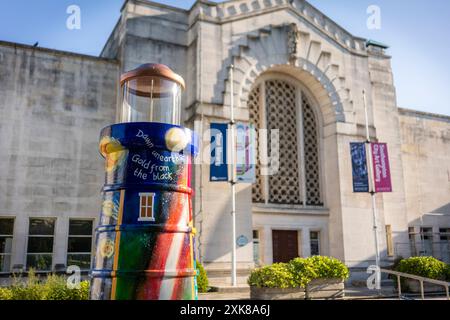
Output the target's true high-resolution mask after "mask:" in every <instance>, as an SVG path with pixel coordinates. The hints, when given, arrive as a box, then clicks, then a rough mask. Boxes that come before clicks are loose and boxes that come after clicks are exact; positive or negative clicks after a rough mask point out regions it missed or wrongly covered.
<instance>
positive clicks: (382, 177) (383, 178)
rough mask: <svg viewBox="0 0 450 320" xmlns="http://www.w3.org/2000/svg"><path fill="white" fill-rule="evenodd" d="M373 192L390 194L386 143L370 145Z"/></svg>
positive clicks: (389, 173)
mask: <svg viewBox="0 0 450 320" xmlns="http://www.w3.org/2000/svg"><path fill="white" fill-rule="evenodd" d="M371 148H372V160H373V178H374V181H375V192H392V183H391V169H390V167H389V155H388V148H387V144H386V143H371Z"/></svg>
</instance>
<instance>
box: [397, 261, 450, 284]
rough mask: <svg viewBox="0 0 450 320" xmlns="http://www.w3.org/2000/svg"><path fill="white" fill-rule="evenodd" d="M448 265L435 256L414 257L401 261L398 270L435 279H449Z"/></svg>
mask: <svg viewBox="0 0 450 320" xmlns="http://www.w3.org/2000/svg"><path fill="white" fill-rule="evenodd" d="M448 268H449V267H448V265H447V264H445V263H444V262H442V261H439V260H438V259H436V258H433V257H412V258H408V259H403V260H402V261H400V262H399V264H398V266H397V268H396V271H398V272H403V273H408V274H412V275H416V276H420V277H424V278H429V279H435V280H446V279H448V278H447V277H448Z"/></svg>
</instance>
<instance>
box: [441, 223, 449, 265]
mask: <svg viewBox="0 0 450 320" xmlns="http://www.w3.org/2000/svg"><path fill="white" fill-rule="evenodd" d="M439 238H440V250H441V260H442V261H444V262H446V263H450V228H440V229H439Z"/></svg>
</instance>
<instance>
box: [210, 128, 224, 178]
mask: <svg viewBox="0 0 450 320" xmlns="http://www.w3.org/2000/svg"><path fill="white" fill-rule="evenodd" d="M227 129H228V124H226V123H211V163H210V170H209V180H210V181H212V182H223V181H228V164H227Z"/></svg>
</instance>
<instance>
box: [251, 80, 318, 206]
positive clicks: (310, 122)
mask: <svg viewBox="0 0 450 320" xmlns="http://www.w3.org/2000/svg"><path fill="white" fill-rule="evenodd" d="M247 105H248V108H249V116H250V122H251V123H252V124H253V125H254V126H255V128H258V129H267V131H266V133H264V132H262V131H261V130H258V131H259V132H258V135H257V140H258V141H257V143H256V146H257V152H256V154H257V159H256V160H257V163H256V172H257V175H256V182H255V183H254V184H253V186H252V195H253V202H254V203H265V204H279V205H284V204H289V205H302V206H310V207H311V206H323V201H322V192H321V184H320V164H319V143H318V142H319V134H318V122H317V117H316V114H315V112H314V109H313V108H314V107H313V105H312V104H311V102H310V100H309V99H308V97H307V95H306V94H305V93H304V92H303V91H302V90H301V89H300V88H299V86H296V85H295V83H293V82H292V81H286V80H284V79H277V78H274V79H270V78H269V79H267V80H264V81H261V82H259V83H258V84H257V85H256V86H254V88H253V89H252V91H251V92H250V94H249V99H248V103H247ZM273 130H278V148H277V147H276V144H274V145H273V144H272V140H271V139H272V134H271V132H273ZM261 133H263V134H266V137H265V138H264V140H263V142H262V141H259V140H262V138H261ZM261 143H267V146H265V145H264V144H261ZM273 146H275V147H273ZM261 147H265V149H266V152H267V155H268V156H269V157H270V166H272V167H273V166H274V165H275V167H278V170H277V171H276V172H275V173H274V174H269V175H266V174H262V173H263V170H262V168H263V167H265V168H267V163H262V162H261V153H260V152H261V151H262V152H264V150H260V149H261ZM263 154H264V153H263ZM269 171H270V170H269Z"/></svg>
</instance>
